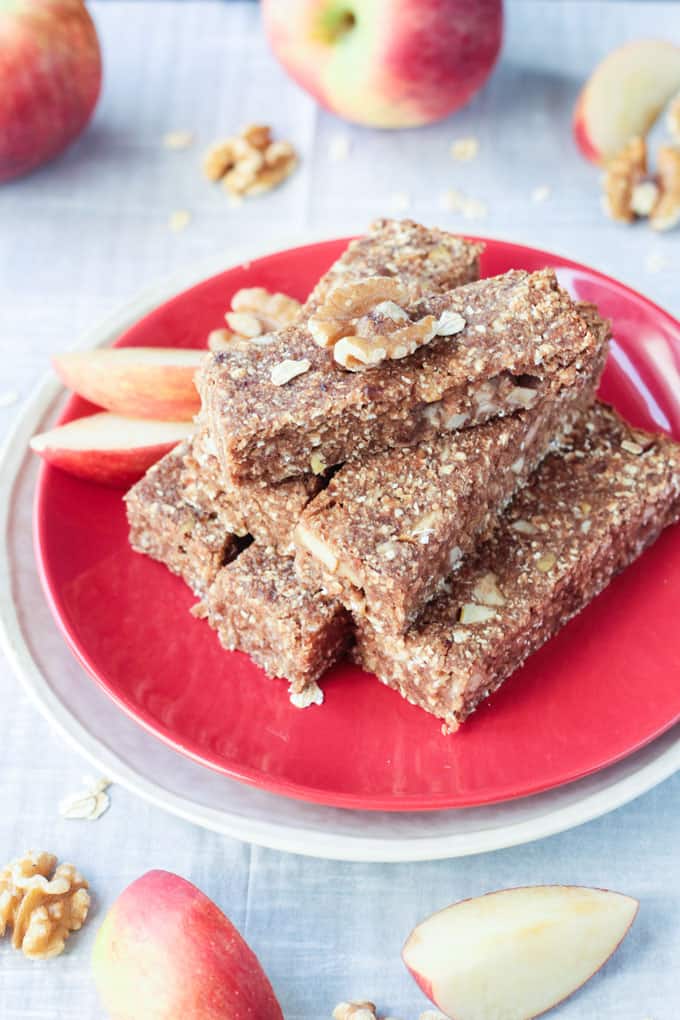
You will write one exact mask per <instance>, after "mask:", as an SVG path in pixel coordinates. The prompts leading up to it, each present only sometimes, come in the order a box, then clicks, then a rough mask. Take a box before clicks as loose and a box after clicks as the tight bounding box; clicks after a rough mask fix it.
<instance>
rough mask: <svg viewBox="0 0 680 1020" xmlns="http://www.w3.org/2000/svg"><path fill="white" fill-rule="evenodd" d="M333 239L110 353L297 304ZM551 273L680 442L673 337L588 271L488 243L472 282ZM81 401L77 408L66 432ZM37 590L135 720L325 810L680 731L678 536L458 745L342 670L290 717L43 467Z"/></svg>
mask: <svg viewBox="0 0 680 1020" xmlns="http://www.w3.org/2000/svg"><path fill="white" fill-rule="evenodd" d="M345 244H346V241H344V240H338V241H327V242H325V243H323V244H315V245H310V246H307V247H303V248H296V249H293V250H291V251H287V252H281V253H279V254H276V255H272V256H268V257H266V258H263V259H260V260H258V261H255V262H252V263H251V264H248V265H246V266H238V267H236V268H235V269H231V270H228V271H227V272H224V273H221V274H220V275H219V276H215V277H213V278H211V279H209V280H206V281H205V282H204V283H201V284H199V285H198V286H196V287H192V288H191V289H190V290H187V291H185V292H184V293H182V294H180V295H178V296H177V297H175V298H173V299H172V300H171V301H168V302H167V303H166V304H164V305H163V306H162V307H160V308H158V309H156V310H155V311H154V312H152V313H151V314H150V315H147V316H146V318H144V319H142V320H141V322H139V323H137V325H136V326H134V327H133V328H132V329H130V330H128V332H127V333H126V334H125V335H124V337H122V339H121V341H120V342H121V343H122V344H124V345H165V346H169V345H180V346H193V347H201V346H203V345H204V344H205V337H206V335H207V333H208V332H209V330H211V329H213V328H215V327H217V326H219V325H220V323H221V322H223V314H224V310H225V308H226V307H227V305H228V301H229V298H230V295H231V294H232V292H233V291H235V290H236V289H237V288H239V287H249V286H254V285H262V286H265V287H268V288H270V289H271V290H282V291H286V292H288V293H290V294H293V295H295V296H296V297H298V298H303V297H304V296H305V295H306V294H307V292H308V291H309V289H310V288H311V287H312V285H313V284H314V283H315V282H316V280H317V279H318V278H319V277H320V276H321V274H322V273H323V272H325V270H326V269H327V268H328V266H329V265H330V264H331V262H333V261H334V259H336V258H337V257H338V255H339V254H340V253H341V251H342V250H343V248H344V246H345ZM542 266H555V267H557V268H558V269H559V273H560V277H561V279H562V281H563V282H564V283H565V285H566V286H568V288H569V289H570V291H571V292H572V293H573V294H574V295H575V296H577V297H579V298H581V299H585V300H588V301H595V302H596V303H597V304H598V305H599V308H600V311H601V313H602V314H603V315H605V316H609V317H611V318H612V320H613V322H614V335H615V337H616V343H615V345H614V349H613V353H612V356H611V358H610V360H609V364H608V366H607V371H606V374H605V378H604V381H603V385H602V396H603V397H604V398H605V399H608V400H610V401H612V402H613V403H614V404H615V405H616V406H617V407H618V409H619V410H620V411H621V412H622V413H623V414H624V415H626V417H628V418H629V419H630V420H631V421H632V422H634V423H635V424H637V425H640V426H643V427H646V428H652V429H654V428H656V429H665V430H667V431H669V432H671V433H672V434H673V435H674V436H675V438H676V439H680V386H679V385H678V380H679V379H680V375H679V374H678V373H679V370H680V324H679V323H678V322H676V321H675V320H674V319H672V318H671V317H670V316H669V315H667V314H666V313H665V312H663V311H662V310H661V309H660V308H658V307H656V306H655V305H653V304H651V303H650V302H649V301H647V300H646V299H645V298H643V297H641V296H640V295H639V294H636V293H634V292H633V291H631V290H629V289H628V288H626V287H624V286H623V285H622V284H620V283H617V282H616V281H614V280H611V279H609V278H607V277H605V276H602V275H601V274H600V273H596V272H594V271H593V270H591V269H587V268H585V267H583V266H580V265H577V264H576V263H573V262H569V261H568V260H566V259H562V258H559V257H557V256H555V255H550V254H548V253H546V252H541V251H536V250H534V249H531V248H524V247H520V246H518V245H512V244H506V243H503V242H498V241H487V249H486V254H485V256H484V260H483V272H484V275H494V274H496V273H500V272H504V271H505V270H507V269H510V268H522V267H523V268H526V269H537V268H539V267H542ZM89 409H90V408H89V405H86V404H85V403H84V402H83V401H81V400H79V399H77V398H74V399H72V400H71V401H70V402H69V403H68V405H67V408H66V411H65V414H64V416H63V417H64V419H69V418H73V417H77V416H78V415H81V414H83V413H84V412H85V411H87V410H89ZM35 533H36V549H37V557H38V562H39V564H40V570H41V573H42V578H43V582H44V585H45V589H46V591H47V594H48V598H49V600H50V603H51V606H52V608H53V610H54V613H55V615H56V617H57V620H58V621H59V624H60V626H61V628H62V630H63V632H64V634H65V636H66V640H67V641H68V643H69V645H70V646H71V648H72V650H73V651H74V652H75V654H76V656H77V657H78V658H79V660H80V661H81V662H82V664H83V665H84V666H85V668H86V670H87V671H88V672H89V673H90V674H91V675H92V676H93V677H94V678H95V679H96V680H97V682H98V683H99V684H101V686H102V687H103V688H104V689H105V690H106V691H107V692H108V694H109V695H110V696H111V697H112V698H113V699H114V700H115V701H116V702H117V703H118V704H119V705H120V706H121V708H123V709H124V710H125V711H126V712H128V713H129V714H130V715H131V716H132V717H133V718H135V719H136V720H137V721H138V722H139V723H141V725H143V726H145V727H146V728H147V729H148V730H150V731H151V732H153V733H155V734H156V735H157V736H158V737H160V738H161V739H162V740H164V741H166V742H167V743H169V744H170V745H171V746H172V747H174V748H176V749H177V750H178V751H181V752H183V753H184V754H187V755H189V756H191V757H192V758H194V759H196V760H197V761H199V762H202V763H204V764H205V765H207V766H209V767H210V768H213V769H217V770H218V771H221V772H224V773H226V774H228V775H230V776H233V777H235V778H236V779H240V780H243V781H244V782H247V783H251V784H253V785H255V786H258V787H260V788H262V789H266V790H271V791H274V792H275V793H281V794H285V795H287V796H292V797H298V798H301V799H304V800H308V801H313V802H316V803H320V804H328V805H336V806H340V807H352V808H363V809H380V810H391V811H397V810H399V811H401V810H409V811H414V810H426V809H434V808H450V807H465V806H470V805H479V804H489V803H493V802H498V801H503V800H507V799H510V798H513V797H521V796H525V795H527V794H531V793H536V792H538V791H542V790H548V789H550V788H551V787H555V786H559V785H561V784H563V783H567V782H570V781H571V780H574V779H577V778H579V777H581V776H585V775H587V774H588V773H591V772H594V771H596V770H597V769H601V768H603V767H605V766H607V765H610V764H612V763H613V762H615V761H617V760H619V759H620V758H622V757H624V756H625V755H628V754H631V753H632V752H633V751H635V750H636V749H638V748H639V747H641V746H642V745H643V744H646V743H647V742H648V741H650V740H653V739H654V738H655V737H657V736H658V735H659V734H660V733H662V732H663V731H664V730H666V729H668V728H669V727H670V726H672V725H673V723H675V722H676V721H677V720H678V719H680V683H678V678H679V677H680V642H678V640H677V629H678V620H680V528H678V527H676V528H674V529H671V530H668V531H667V532H666V533H665V534H664V535H663V536H662V538H661V539H660V541H659V542H658V543H657V544H656V545H655V546H654V547H653V548H652V549H651V550H649V551H648V552H647V553H645V555H644V556H643V557H642V559H640V560H639V561H638V562H637V563H635V564H634V565H633V566H632V567H631V568H630V569H629V570H628V571H626V572H625V573H624V574H623V575H622V576H620V577H618V578H617V579H616V580H615V581H614V582H613V583H612V584H611V586H610V587H609V588H608V589H607V591H606V592H604V593H603V594H602V595H601V596H600V597H599V598H598V599H597V600H596V601H595V602H594V603H593V604H592V605H591V606H590V607H589V608H588V609H587V610H586V611H585V612H584V613H582V614H581V615H580V616H579V617H578V618H577V619H576V620H574V621H572V623H571V624H570V625H569V626H568V627H567V628H566V629H565V630H564V631H562V633H561V634H559V635H558V636H557V637H556V638H554V639H553V640H552V641H551V642H550V643H549V644H548V645H547V646H546V647H545V648H543V649H542V650H541V651H540V652H539V653H538V654H537V655H535V656H533V658H532V659H531V660H530V662H529V663H528V664H527V665H526V666H525V667H524V668H523V669H522V670H521V671H520V672H519V673H517V674H516V675H515V676H513V677H512V678H511V679H510V680H509V681H508V682H507V683H506V684H505V685H504V686H503V688H502V689H501V690H500V691H499V692H498V693H497V694H496V695H494V696H493V697H492V698H491V699H490V700H489V701H488V702H487V703H486V704H484V705H483V706H482V707H481V708H480V709H479V711H478V712H477V713H476V714H475V715H474V716H473V717H472V718H471V719H470V720H469V721H468V722H467V723H466V724H465V726H464V727H463V728H462V730H461V731H460V732H459V733H458V734H456V735H454V736H447V737H445V736H443V735H442V734H441V732H440V725H439V723H438V722H437V721H436V720H435V719H433V718H431V717H429V716H427V715H426V714H425V713H424V712H421V711H420V710H419V709H417V708H414V707H412V706H411V705H408V704H407V703H406V702H405V701H403V700H402V699H401V698H400V697H399V696H398V695H397V694H395V693H394V692H392V691H390V690H388V689H387V688H385V687H383V686H382V685H381V684H379V683H378V682H377V680H375V678H374V677H372V676H369V675H367V674H365V673H362V672H361V671H360V670H359V669H356V668H354V667H352V666H349V665H341V666H338V667H336V668H335V669H334V670H333V671H332V674H330V675H329V676H328V678H327V679H326V681H325V683H324V689H325V694H326V700H325V703H324V705H323V707H321V708H316V707H313V708H309V709H307V710H306V711H299V710H297V709H295V708H293V707H292V706H291V705H290V703H289V701H288V695H287V685H286V684H285V683H284V682H282V681H275V680H270V679H268V678H267V677H266V676H265V675H264V673H263V672H262V671H261V670H260V669H258V668H257V667H256V666H254V665H253V663H252V662H251V661H250V660H249V659H248V658H247V657H246V656H245V655H242V654H240V653H226V652H224V651H222V650H221V648H220V647H219V645H218V642H217V638H216V636H215V634H214V633H213V632H212V631H211V630H210V628H209V627H208V626H207V625H206V624H205V623H204V622H201V621H199V620H196V619H194V618H193V617H192V616H190V615H189V608H190V607H191V605H192V604H193V603H194V601H195V600H194V598H193V597H192V595H191V593H190V592H189V590H188V589H187V588H186V587H185V586H184V585H183V584H182V582H181V581H180V580H179V579H178V578H176V577H174V576H172V575H171V574H169V573H168V571H167V570H165V569H164V568H163V567H162V566H160V565H159V564H157V563H154V562H152V561H151V560H149V559H146V558H145V557H143V556H139V555H136V554H135V553H133V552H132V551H131V550H130V548H129V547H128V544H127V541H126V533H127V529H126V523H125V514H124V512H123V504H122V501H121V494H120V492H116V491H112V490H109V489H106V488H102V487H99V486H97V485H94V484H90V483H87V482H83V481H79V480H77V479H75V478H71V477H69V476H68V475H66V474H63V473H61V472H60V471H58V470H55V469H53V468H47V467H45V468H43V471H42V474H41V477H40V482H39V485H38V492H37V502H36V515H35Z"/></svg>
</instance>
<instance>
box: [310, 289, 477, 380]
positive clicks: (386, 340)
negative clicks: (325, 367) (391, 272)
mask: <svg viewBox="0 0 680 1020" xmlns="http://www.w3.org/2000/svg"><path fill="white" fill-rule="evenodd" d="M408 300H409V292H408V290H407V289H406V288H405V287H404V285H403V284H401V283H400V282H399V281H398V280H395V279H394V277H391V276H372V277H369V278H368V279H366V280H359V281H355V282H353V283H350V284H341V285H339V286H337V287H334V288H333V289H332V290H331V291H330V292H329V294H328V295H327V297H326V300H325V301H324V303H323V304H322V305H321V306H320V307H319V308H318V309H317V311H316V312H315V314H314V315H313V316H312V317H311V318H310V320H309V323H308V328H309V331H310V333H311V335H312V338H313V339H314V341H315V343H317V344H318V346H319V347H324V348H329V347H332V348H333V358H334V360H335V361H336V362H337V363H338V364H339V365H341V366H342V367H343V368H346V369H348V370H349V371H352V372H357V371H363V370H364V369H366V368H371V367H373V366H374V365H379V364H380V363H381V362H382V361H385V360H387V359H398V358H406V357H408V355H410V354H413V353H414V352H415V351H417V350H418V348H419V347H422V346H424V345H425V344H429V343H430V341H431V340H433V339H434V337H436V336H453V335H454V334H455V333H459V332H460V331H461V330H462V329H464V328H465V320H464V319H463V318H462V316H460V315H458V314H457V313H453V312H444V313H443V314H442V316H441V317H440V318H439V319H435V317H434V316H433V315H425V316H424V317H423V318H422V319H418V320H417V321H416V322H413V321H411V319H410V318H409V315H408V313H407V312H406V311H405V310H404V308H403V307H402V305H403V304H406V303H408Z"/></svg>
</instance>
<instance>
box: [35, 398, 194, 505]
mask: <svg viewBox="0 0 680 1020" xmlns="http://www.w3.org/2000/svg"><path fill="white" fill-rule="evenodd" d="M193 431H194V425H193V423H191V422H183V421H150V420H149V419H148V418H123V417H121V416H120V415H117V414H109V413H108V412H106V411H103V412H102V413H101V414H92V415H89V416H88V417H85V418H78V419H76V421H71V422H69V423H68V425H60V426H59V427H58V428H56V429H51V431H49V432H43V433H42V434H41V435H38V436H33V439H31V449H32V450H34V451H35V452H36V453H39V454H40V456H41V457H42V458H43V459H44V460H46V461H47V463H48V464H52V465H53V466H54V467H58V468H62V470H64V471H68V472H69V474H72V475H77V477H78V478H86V479H88V480H89V481H92V482H101V483H102V484H104V485H115V486H124V487H125V488H127V487H129V486H130V485H132V484H133V483H134V482H136V481H137V480H138V479H139V478H141V477H142V475H143V474H144V473H145V471H147V470H148V468H150V467H151V465H152V464H155V463H156V461H157V460H160V458H161V457H163V456H164V455H165V454H166V453H168V451H169V450H172V448H173V447H175V446H177V444H178V443H181V441H182V440H183V439H187V438H188V437H189V436H190V435H191V433H192V432H193Z"/></svg>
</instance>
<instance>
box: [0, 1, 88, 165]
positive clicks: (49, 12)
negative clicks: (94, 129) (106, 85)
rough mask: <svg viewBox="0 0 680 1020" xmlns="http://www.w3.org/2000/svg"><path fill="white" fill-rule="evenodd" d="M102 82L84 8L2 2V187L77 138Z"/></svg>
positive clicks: (77, 4)
mask: <svg viewBox="0 0 680 1020" xmlns="http://www.w3.org/2000/svg"><path fill="white" fill-rule="evenodd" d="M101 77H102V68H101V55H100V52H99V42H98V40H97V33H96V30H95V27H94V25H93V23H92V19H91V18H90V15H89V14H88V13H87V10H86V8H85V5H84V4H83V2H82V0H0V182H2V181H7V180H9V179H10V178H12V177H18V176H20V175H21V174H25V173H27V172H28V171H29V170H33V169H35V167H37V166H40V164H41V163H44V162H45V161H46V160H48V159H52V157H53V156H56V155H57V153H59V152H61V151H62V149H65V148H66V146H67V145H69V144H70V142H72V141H73V140H74V139H75V138H77V137H78V135H79V134H80V132H81V131H82V130H83V128H84V127H85V125H86V124H87V122H88V120H89V119H90V116H91V114H92V111H93V110H94V107H95V105H96V102H97V98H98V96H99V90H100V88H101Z"/></svg>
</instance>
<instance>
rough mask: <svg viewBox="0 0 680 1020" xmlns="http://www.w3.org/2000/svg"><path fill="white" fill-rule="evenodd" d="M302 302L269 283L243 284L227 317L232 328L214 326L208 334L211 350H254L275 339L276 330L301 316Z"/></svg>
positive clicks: (233, 298)
mask: <svg viewBox="0 0 680 1020" xmlns="http://www.w3.org/2000/svg"><path fill="white" fill-rule="evenodd" d="M301 308H302V305H301V304H300V302H299V301H296V300H295V298H292V297H289V296H288V294H280V293H272V292H271V291H269V290H267V289H266V288H265V287H242V288H241V290H237V291H236V293H235V294H234V296H233V297H232V299H231V310H230V311H229V312H227V313H226V315H225V320H226V322H227V325H228V326H229V327H230V329H213V330H212V331H211V332H210V333H209V334H208V348H209V350H211V351H225V350H230V351H252V350H253V348H254V347H259V346H266V345H267V344H269V343H271V342H272V341H273V337H272V335H271V334H272V333H275V332H276V331H277V330H279V329H283V328H284V327H285V326H289V325H290V324H291V323H292V322H295V320H296V319H297V318H298V316H299V314H300V309H301Z"/></svg>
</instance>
